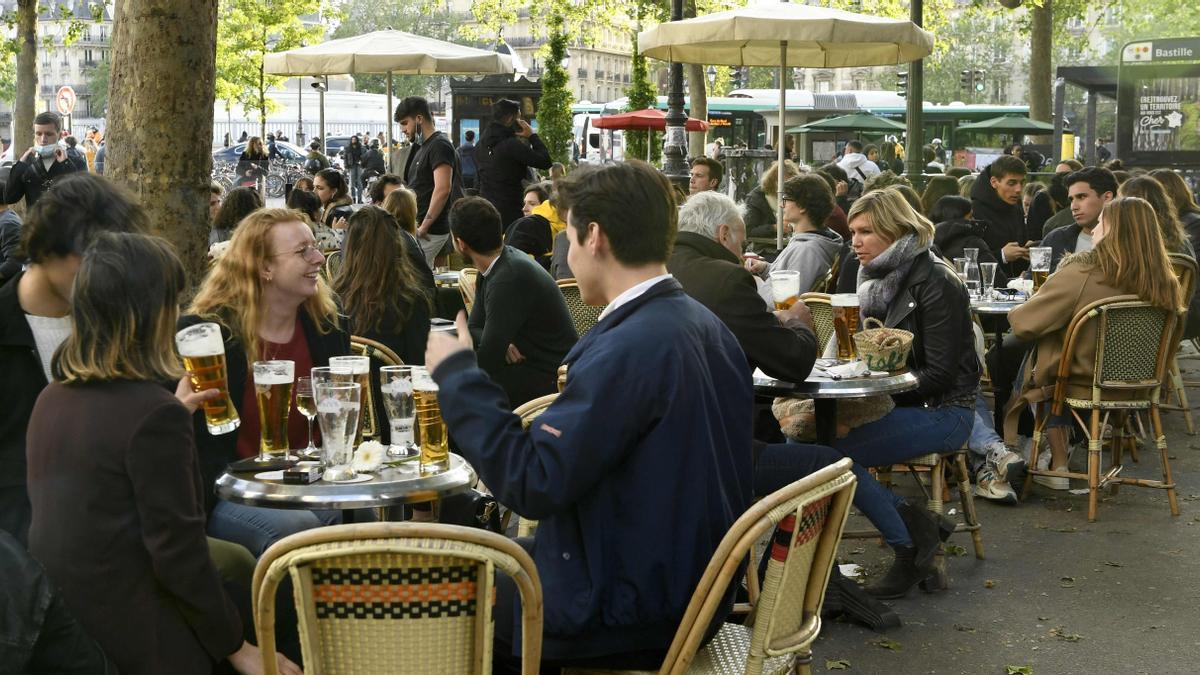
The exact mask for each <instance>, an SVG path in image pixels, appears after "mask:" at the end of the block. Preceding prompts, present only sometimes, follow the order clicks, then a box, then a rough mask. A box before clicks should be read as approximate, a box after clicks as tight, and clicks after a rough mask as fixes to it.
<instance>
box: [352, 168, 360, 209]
mask: <svg viewBox="0 0 1200 675" xmlns="http://www.w3.org/2000/svg"><path fill="white" fill-rule="evenodd" d="M362 174H363V170H362V167H361V166H352V167H350V197H351V199H353V200H354V203H356V204H357V203H358V202H361V201H362V190H363V183H362Z"/></svg>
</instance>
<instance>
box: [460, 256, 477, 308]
mask: <svg viewBox="0 0 1200 675" xmlns="http://www.w3.org/2000/svg"><path fill="white" fill-rule="evenodd" d="M478 281H479V270H477V269H475V268H474V267H464V268H462V269H461V270H459V271H458V292H459V293H461V294H462V300H463V307H465V308H466V310H467V314H470V313H471V307H472V306H473V305H474V304H475V284H476V282H478Z"/></svg>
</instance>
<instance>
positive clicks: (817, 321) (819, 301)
mask: <svg viewBox="0 0 1200 675" xmlns="http://www.w3.org/2000/svg"><path fill="white" fill-rule="evenodd" d="M800 300H801V302H803V303H804V304H806V305H808V312H809V314H812V319H813V328H814V329H815V331H816V334H817V356H820V355H821V354H822V353H824V351H825V347H826V345H828V344H829V339H830V338H831V337H833V305H832V304H830V296H829V294H828V293H804V294H803V295H801V296H800Z"/></svg>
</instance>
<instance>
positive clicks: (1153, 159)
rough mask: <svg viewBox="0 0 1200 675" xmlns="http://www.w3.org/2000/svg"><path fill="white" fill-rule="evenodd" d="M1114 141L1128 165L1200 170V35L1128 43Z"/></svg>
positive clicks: (1119, 80)
mask: <svg viewBox="0 0 1200 675" xmlns="http://www.w3.org/2000/svg"><path fill="white" fill-rule="evenodd" d="M1116 140H1117V156H1118V157H1119V158H1121V160H1122V161H1124V162H1125V163H1126V164H1128V165H1130V166H1180V167H1188V166H1200V37H1194V38H1172V39H1165V40H1140V41H1136V42H1130V43H1128V44H1126V45H1125V47H1124V48H1123V49H1122V50H1121V64H1120V67H1119V71H1118V77H1117V139H1116Z"/></svg>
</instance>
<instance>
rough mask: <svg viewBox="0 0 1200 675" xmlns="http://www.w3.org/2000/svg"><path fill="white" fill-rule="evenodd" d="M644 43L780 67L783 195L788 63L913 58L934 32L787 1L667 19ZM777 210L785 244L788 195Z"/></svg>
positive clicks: (665, 52) (832, 64)
mask: <svg viewBox="0 0 1200 675" xmlns="http://www.w3.org/2000/svg"><path fill="white" fill-rule="evenodd" d="M638 49H639V50H640V51H641V53H642V54H644V55H646V56H649V57H651V58H655V59H660V60H662V61H674V62H678V63H700V64H705V65H721V66H777V67H778V68H779V130H780V134H779V140H778V142H777V145H778V146H779V147H778V150H779V195H780V196H781V197H782V196H783V159H784V154H783V153H784V143H783V130H784V129H785V128H786V127H785V125H784V120H785V114H786V109H787V103H786V99H785V95H786V91H787V82H788V78H787V68H788V67H789V66H792V67H805V68H844V67H850V66H886V65H894V64H898V63H907V62H909V61H915V60H917V59H920V58H924V57H925V56H928V55H929V54H930V53H931V52H932V51H933V34H932V33H930V32H928V31H926V30H923V29H921V28H919V27H918V26H917V25H916V24H914V23H912V22H911V21H907V20H904V19H885V18H882V17H878V16H870V15H868V14H855V13H853V12H844V11H841V10H837V9H828V8H825V7H813V6H810V5H801V4H793V3H789V2H781V3H770V4H761V5H755V6H751V7H742V8H740V9H732V10H729V11H725V12H715V13H713V14H706V15H704V16H698V17H696V18H694V19H686V20H683V21H670V22H667V23H662V24H659V25H657V26H655V27H654V28H651V29H649V30H645V31H642V32H641V33H639V34H638ZM776 218H777V220H776V244H777V245H778V246H779V247H780V248H782V247H783V200H782V199H780V200H779V213H778V214H776Z"/></svg>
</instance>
